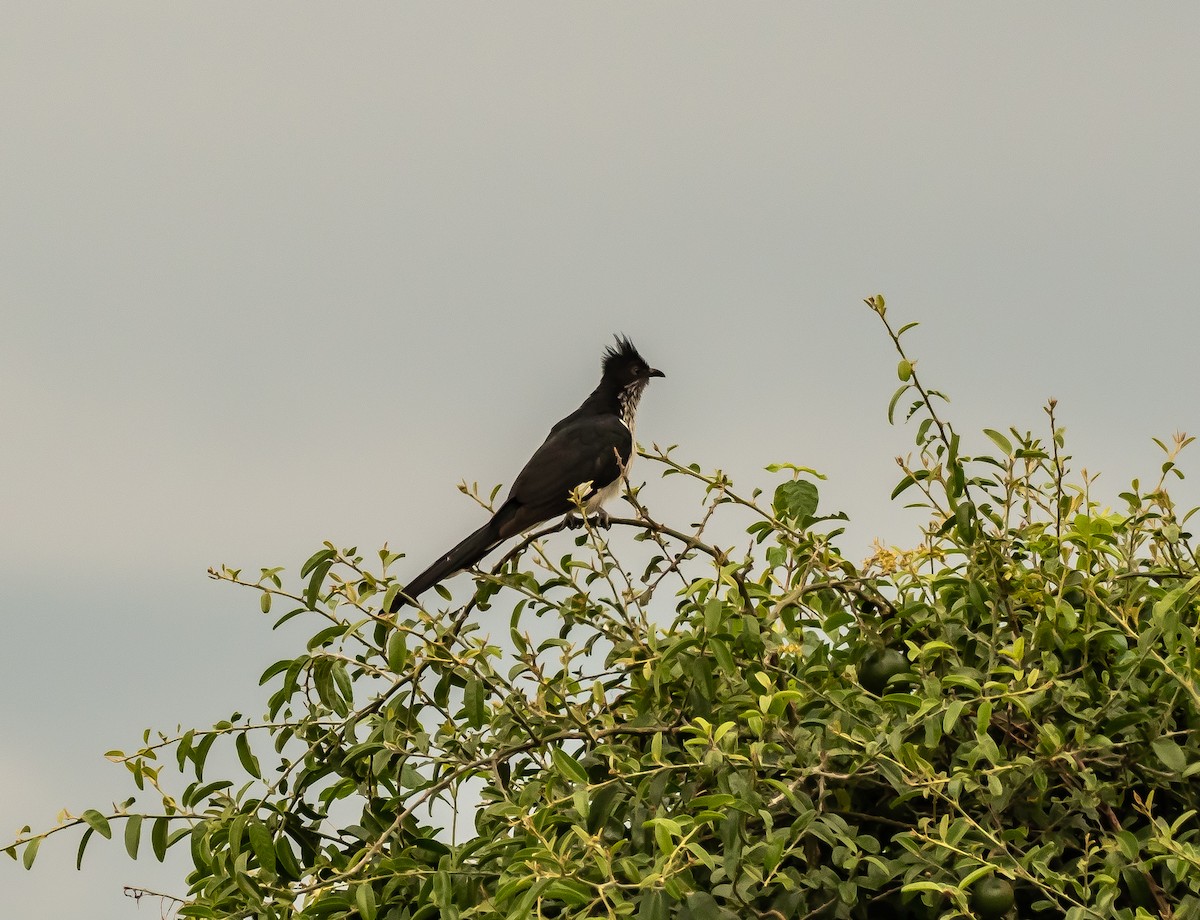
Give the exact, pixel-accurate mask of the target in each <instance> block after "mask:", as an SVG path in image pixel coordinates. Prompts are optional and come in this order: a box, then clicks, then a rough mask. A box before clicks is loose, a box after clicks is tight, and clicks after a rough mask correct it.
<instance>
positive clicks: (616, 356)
mask: <svg viewBox="0 0 1200 920" xmlns="http://www.w3.org/2000/svg"><path fill="white" fill-rule="evenodd" d="M615 338H616V340H617V342H616V344H615V345H610V346H609V347H608V348H606V349H605V350H604V374H603V377H604V380H606V381H608V382H610V383H612V384H615V385H616V387H617V389H618V390H626V389H630V388H636V389H637V390H638V391H641V389H642V388H643V387H645V386H646V384H647V383H649V382H650V378H651V377H665V376H667V375H666V374H664V373H663V372H662V371H660V370H658V369H657V368H653V367H651V366H650V365H649V364H647V363H646V359H645V358H643V357H642V356H641V355H640V354H638V350H637V349H636V348H634V347H633V342H631V341H629V339H628V338H627V337H625V336H623V335H618V336H616V337H615Z"/></svg>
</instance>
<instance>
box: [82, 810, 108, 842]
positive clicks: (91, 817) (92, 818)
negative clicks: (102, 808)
mask: <svg viewBox="0 0 1200 920" xmlns="http://www.w3.org/2000/svg"><path fill="white" fill-rule="evenodd" d="M79 817H81V818H82V819H83V820H84V822H85V823H86V824H87V826H88V827H90V828H91V829H92V830H94V831H96V832H97V833H98V834H100V835H101V836H102V837H104V838H105V839H106V840H111V839H112V828H111V827H109V825H108V818H106V817H104V815H102V814H100V812H98V811H96V809H94V808H89V809H88V810H87V811H85V812H84V813H83V814H81V815H80V816H79Z"/></svg>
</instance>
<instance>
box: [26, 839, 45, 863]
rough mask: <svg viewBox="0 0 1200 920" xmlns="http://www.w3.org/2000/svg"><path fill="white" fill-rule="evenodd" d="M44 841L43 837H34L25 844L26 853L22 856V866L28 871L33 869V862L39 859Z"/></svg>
mask: <svg viewBox="0 0 1200 920" xmlns="http://www.w3.org/2000/svg"><path fill="white" fill-rule="evenodd" d="M44 839H45V838H43V837H34V838H33V839H32V840H30V841H29V843H27V844H25V852H24V853H22V854H21V865H23V866H24V867H25V868H26V869H31V868H33V861H34V860H35V859H37V852H38V847H40V846H41V845H42V840H44Z"/></svg>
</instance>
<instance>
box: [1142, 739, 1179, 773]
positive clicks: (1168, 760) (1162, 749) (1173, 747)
mask: <svg viewBox="0 0 1200 920" xmlns="http://www.w3.org/2000/svg"><path fill="white" fill-rule="evenodd" d="M1150 747H1152V748H1154V753H1155V754H1156V755H1157V756H1158V759H1159V760H1160V761H1162V764H1163V766H1164V767H1166V768H1167V769H1168V770H1172V771H1174V772H1175V773H1182V772H1183V771H1184V770H1185V769H1187V755H1186V754H1185V753H1184V752H1183V748H1181V747H1180V746H1179V745H1178V744H1176V743H1175V742H1174V741H1172V740H1171V739H1170V738H1159V739H1157V740H1156V741H1153V742H1151V744H1150Z"/></svg>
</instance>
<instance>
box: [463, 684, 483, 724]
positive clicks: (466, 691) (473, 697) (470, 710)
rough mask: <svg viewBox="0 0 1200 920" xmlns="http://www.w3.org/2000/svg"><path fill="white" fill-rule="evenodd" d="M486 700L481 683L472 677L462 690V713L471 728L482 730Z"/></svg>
mask: <svg viewBox="0 0 1200 920" xmlns="http://www.w3.org/2000/svg"><path fill="white" fill-rule="evenodd" d="M486 698H487V693H486V691H485V690H484V686H483V681H481V680H480V679H479V678H478V677H476V676H474V675H472V676H471V679H470V680H468V681H467V685H466V687H464V688H463V711H464V712H465V713H466V716H467V724H468V725H470V726H471V728H482V727H483V725H484V723H485V722H486V721H487V708H486V707H485V705H484V702H485V700H486Z"/></svg>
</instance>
